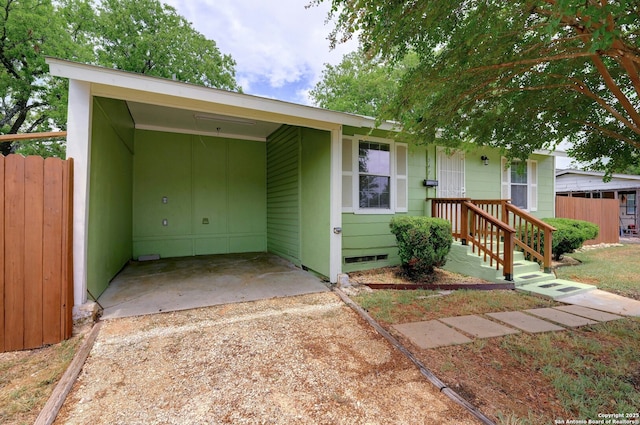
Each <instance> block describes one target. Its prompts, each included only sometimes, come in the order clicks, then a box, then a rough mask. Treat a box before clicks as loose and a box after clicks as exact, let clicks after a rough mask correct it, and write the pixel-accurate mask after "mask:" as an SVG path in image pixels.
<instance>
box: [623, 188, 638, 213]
mask: <svg viewBox="0 0 640 425" xmlns="http://www.w3.org/2000/svg"><path fill="white" fill-rule="evenodd" d="M622 204H623V205H624V206H625V210H626V211H625V212H626V214H627V215H636V194H635V193H624V194H622Z"/></svg>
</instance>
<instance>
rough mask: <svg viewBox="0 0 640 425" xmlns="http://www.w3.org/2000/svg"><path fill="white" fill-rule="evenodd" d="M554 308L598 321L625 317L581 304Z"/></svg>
mask: <svg viewBox="0 0 640 425" xmlns="http://www.w3.org/2000/svg"><path fill="white" fill-rule="evenodd" d="M554 308H555V309H556V310H560V311H564V312H565V313H571V314H575V315H576V316H582V317H586V318H587V319H592V320H597V321H598V322H608V321H610V320H618V319H623V317H622V316H618V315H617V314H611V313H605V312H604V311H598V310H593V309H591V308H587V307H582V306H579V305H563V306H562V307H554Z"/></svg>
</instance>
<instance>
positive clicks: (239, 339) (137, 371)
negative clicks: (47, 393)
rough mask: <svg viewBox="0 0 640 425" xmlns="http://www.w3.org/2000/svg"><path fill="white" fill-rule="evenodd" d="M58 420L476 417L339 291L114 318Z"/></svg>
mask: <svg viewBox="0 0 640 425" xmlns="http://www.w3.org/2000/svg"><path fill="white" fill-rule="evenodd" d="M56 423H57V424H62V423H64V424H91V425H99V424H185V423H198V424H200V423H212V424H216V423H233V424H243V423H247V424H249V423H250V424H262V423H268V424H295V423H299V424H312V423H313V424H390V423H402V424H435V423H437V424H447V423H452V424H466V423H469V424H474V423H477V422H476V420H475V418H474V417H472V416H471V415H470V414H469V413H467V411H466V410H464V409H462V408H461V407H460V406H458V405H457V404H455V403H454V402H452V401H451V400H449V399H448V398H447V397H446V396H444V395H442V394H440V393H439V392H438V390H437V389H436V388H435V387H434V386H433V385H432V384H430V383H429V382H427V381H426V379H425V378H424V377H423V376H422V375H421V374H420V372H419V371H418V370H417V369H416V367H415V366H414V365H413V364H412V363H411V362H409V361H408V360H407V359H406V358H405V357H404V356H403V355H402V354H400V353H399V352H398V351H397V350H396V349H394V348H393V347H392V346H391V345H390V344H389V343H388V342H387V341H386V340H385V339H383V338H382V337H380V336H379V335H378V334H377V333H376V332H375V331H374V330H373V329H372V328H371V327H370V326H369V325H368V324H366V322H364V321H363V320H362V319H361V318H360V316H358V315H357V314H356V313H355V312H354V311H353V310H351V309H350V308H349V307H348V306H346V305H345V304H344V303H342V301H340V299H339V298H338V297H337V296H336V295H335V294H334V293H320V294H312V295H303V296H298V297H289V298H278V299H271V300H263V301H257V302H250V303H239V304H227V305H222V306H215V307H209V308H202V309H195V310H187V311H181V312H174V313H165V314H156V315H149V316H139V317H130V318H124V319H114V320H110V321H107V322H105V323H104V324H103V327H102V329H101V330H100V334H99V335H98V339H97V341H96V343H95V345H94V347H93V349H92V351H91V354H90V356H89V358H88V359H87V362H86V364H85V366H84V368H83V370H82V373H81V374H80V376H79V378H78V380H77V382H76V383H75V385H74V387H73V390H72V391H71V393H70V394H69V396H68V397H67V400H66V402H65V404H64V406H63V407H62V409H61V411H60V414H59V415H58V418H57V420H56Z"/></svg>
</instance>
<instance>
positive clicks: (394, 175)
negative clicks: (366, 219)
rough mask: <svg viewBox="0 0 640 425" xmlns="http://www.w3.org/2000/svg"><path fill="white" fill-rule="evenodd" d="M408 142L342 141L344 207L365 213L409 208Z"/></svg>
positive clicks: (401, 210)
mask: <svg viewBox="0 0 640 425" xmlns="http://www.w3.org/2000/svg"><path fill="white" fill-rule="evenodd" d="M407 154H408V149H407V145H406V144H404V143H394V142H392V141H390V140H386V139H379V138H374V137H364V136H361V137H353V138H352V137H345V138H344V139H343V141H342V210H343V211H345V212H356V213H362V214H392V213H394V212H405V211H407V200H408V193H407V169H408V166H407V156H408V155H407Z"/></svg>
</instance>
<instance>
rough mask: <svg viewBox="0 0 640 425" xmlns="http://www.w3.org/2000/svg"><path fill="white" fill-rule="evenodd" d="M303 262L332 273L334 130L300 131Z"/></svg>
mask: <svg viewBox="0 0 640 425" xmlns="http://www.w3.org/2000/svg"><path fill="white" fill-rule="evenodd" d="M301 139H302V140H301V143H302V154H301V181H300V184H301V186H300V194H301V199H302V208H301V217H300V219H301V223H302V228H301V229H302V238H301V242H302V246H301V250H302V257H301V260H302V264H303V265H304V266H305V267H307V268H309V269H311V270H313V271H315V272H317V273H319V274H321V275H323V276H329V273H330V270H329V261H330V239H329V238H330V233H329V232H330V227H331V222H330V217H331V185H330V181H331V133H330V132H327V131H319V130H311V129H307V128H305V129H302V131H301Z"/></svg>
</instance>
